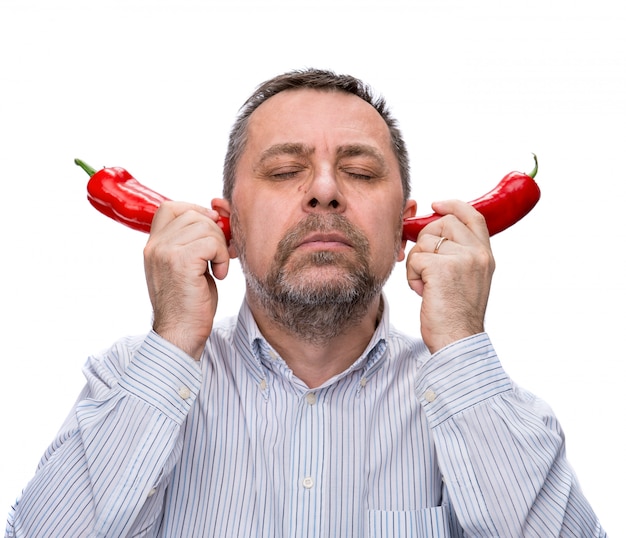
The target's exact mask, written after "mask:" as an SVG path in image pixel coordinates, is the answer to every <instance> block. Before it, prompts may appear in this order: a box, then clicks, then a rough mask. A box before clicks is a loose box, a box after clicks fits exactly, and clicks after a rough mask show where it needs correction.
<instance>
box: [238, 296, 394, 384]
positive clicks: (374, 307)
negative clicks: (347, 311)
mask: <svg viewBox="0 0 626 538" xmlns="http://www.w3.org/2000/svg"><path fill="white" fill-rule="evenodd" d="M253 297H254V296H253V294H248V295H247V300H248V304H249V306H250V310H251V311H252V314H253V316H254V319H255V321H256V323H257V325H258V326H259V329H260V331H261V333H262V334H263V336H264V337H265V338H266V340H267V341H268V342H269V344H270V345H271V346H272V347H273V348H274V349H275V350H276V351H277V352H278V353H279V354H280V356H281V357H282V358H283V360H284V361H285V362H286V363H287V365H288V366H289V368H290V369H291V370H292V372H293V373H294V375H296V376H297V377H298V378H299V379H301V380H302V381H303V382H304V383H306V385H307V386H308V387H310V388H315V387H319V386H320V385H322V384H323V383H325V382H326V381H328V380H329V379H331V378H332V377H334V376H336V375H337V374H340V373H341V372H343V371H345V370H346V369H347V368H349V367H350V365H351V364H352V363H354V362H355V361H356V360H357V359H358V358H359V357H360V356H361V354H362V353H363V351H364V350H365V348H366V347H367V345H368V344H369V342H370V340H371V339H372V335H373V334H374V331H375V330H376V326H377V325H378V322H379V320H380V316H381V313H382V308H383V302H382V297H381V296H380V295H379V296H377V297H376V298H375V299H374V300H373V301H371V303H370V304H369V305H368V306H367V308H366V309H365V310H364V312H363V315H362V316H359V318H358V319H357V320H354V321H351V322H348V323H346V325H345V327H344V328H343V329H342V330H341V331H337V334H334V335H332V336H330V337H328V338H325V339H321V338H314V339H312V338H310V337H309V336H308V335H306V334H299V333H296V332H294V331H293V330H290V329H288V328H285V327H284V326H283V325H282V324H280V323H279V322H277V321H276V320H275V319H273V317H272V316H271V315H270V314H269V313H268V312H267V311H266V309H265V308H263V306H262V305H261V304H260V303H259V302H258V301H255V300H254V298H253Z"/></svg>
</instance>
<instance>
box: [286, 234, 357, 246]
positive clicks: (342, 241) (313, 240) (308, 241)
mask: <svg viewBox="0 0 626 538" xmlns="http://www.w3.org/2000/svg"><path fill="white" fill-rule="evenodd" d="M352 247H353V245H352V242H351V241H350V240H349V239H348V238H347V237H346V236H345V235H343V234H341V233H339V232H314V233H311V234H308V235H307V236H306V237H304V239H303V240H302V241H300V242H299V244H298V245H297V248H304V249H313V250H339V249H345V248H352Z"/></svg>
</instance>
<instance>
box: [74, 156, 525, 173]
mask: <svg viewBox="0 0 626 538" xmlns="http://www.w3.org/2000/svg"><path fill="white" fill-rule="evenodd" d="M535 160H536V159H535ZM74 164H77V165H78V166H80V167H81V168H82V169H83V170H84V171H85V172H87V173H88V174H89V177H91V176H93V175H94V174H95V173H96V169H95V168H92V167H91V166H89V165H88V164H87V163H86V162H84V161H81V160H80V159H74Z"/></svg>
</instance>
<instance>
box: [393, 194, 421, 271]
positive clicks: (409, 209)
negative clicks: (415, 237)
mask: <svg viewBox="0 0 626 538" xmlns="http://www.w3.org/2000/svg"><path fill="white" fill-rule="evenodd" d="M416 213H417V202H416V201H415V200H407V201H406V204H404V211H403V212H402V218H403V219H407V218H410V217H414V216H415V215H416ZM405 248H406V239H403V240H402V244H401V246H400V250H399V251H398V258H397V261H399V262H401V261H402V260H404V257H405V252H404V249H405Z"/></svg>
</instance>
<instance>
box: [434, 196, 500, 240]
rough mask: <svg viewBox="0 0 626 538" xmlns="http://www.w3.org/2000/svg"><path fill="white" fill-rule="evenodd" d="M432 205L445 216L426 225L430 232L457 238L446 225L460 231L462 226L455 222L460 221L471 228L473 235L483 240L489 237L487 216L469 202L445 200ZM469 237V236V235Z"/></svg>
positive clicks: (468, 228)
mask: <svg viewBox="0 0 626 538" xmlns="http://www.w3.org/2000/svg"><path fill="white" fill-rule="evenodd" d="M432 207H433V209H434V210H435V211H436V212H437V213H439V214H440V215H444V218H441V219H439V220H437V221H434V222H432V223H431V224H429V225H428V226H427V227H426V228H428V233H432V234H434V235H439V236H442V235H445V236H446V237H451V238H453V239H456V238H455V237H454V236H452V232H451V231H450V230H446V227H449V226H453V230H455V231H459V232H460V231H461V230H462V228H460V227H457V226H454V224H453V223H454V222H455V221H458V222H459V223H460V224H462V225H463V227H464V228H466V229H467V230H469V231H470V232H471V233H472V234H473V235H475V236H476V237H478V238H480V239H481V240H484V239H488V238H489V231H488V229H487V223H486V221H485V217H483V215H482V214H481V213H479V212H478V211H477V210H476V208H474V207H473V206H472V205H470V204H468V203H467V202H462V201H460V200H445V201H441V202H435V203H433V204H432ZM426 228H425V229H426ZM446 232H447V233H446ZM467 238H468V239H469V236H467ZM459 239H461V238H459Z"/></svg>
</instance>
